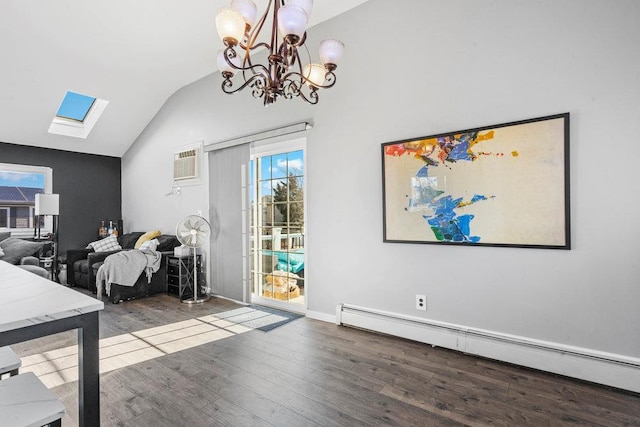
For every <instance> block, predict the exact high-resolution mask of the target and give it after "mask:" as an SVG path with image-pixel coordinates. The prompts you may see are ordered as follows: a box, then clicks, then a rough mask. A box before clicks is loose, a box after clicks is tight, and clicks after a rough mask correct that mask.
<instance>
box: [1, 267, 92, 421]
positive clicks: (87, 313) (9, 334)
mask: <svg viewBox="0 0 640 427" xmlns="http://www.w3.org/2000/svg"><path fill="white" fill-rule="evenodd" d="M103 308H104V304H103V303H102V301H98V300H97V299H95V298H92V297H90V296H87V295H84V294H81V293H79V292H76V291H74V290H73V289H70V288H66V287H64V286H62V285H59V284H57V283H55V282H51V281H49V280H47V279H44V278H42V277H39V276H37V275H35V274H33V273H29V272H28V271H26V270H23V269H21V268H19V267H16V266H14V265H11V264H8V263H6V262H4V261H0V347H2V346H5V345H11V344H15V343H17V342H21V341H27V340H32V339H34V338H40V337H43V336H46V335H52V334H56V333H59V332H64V331H68V330H72V329H77V330H78V370H79V372H78V378H79V380H78V393H79V396H78V406H79V408H78V409H79V413H80V416H79V420H80V426H86V427H98V426H99V425H100V372H99V332H100V331H99V327H98V314H99V311H100V310H102V309H103Z"/></svg>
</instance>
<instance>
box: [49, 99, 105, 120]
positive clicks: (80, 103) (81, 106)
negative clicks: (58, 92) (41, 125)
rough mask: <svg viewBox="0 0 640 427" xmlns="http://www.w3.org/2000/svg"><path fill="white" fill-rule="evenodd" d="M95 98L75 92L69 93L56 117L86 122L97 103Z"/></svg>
mask: <svg viewBox="0 0 640 427" xmlns="http://www.w3.org/2000/svg"><path fill="white" fill-rule="evenodd" d="M95 100H96V99H95V98H93V97H91V96H87V95H81V94H79V93H75V92H67V94H66V95H65V96H64V99H63V100H62V104H60V108H58V112H57V113H56V116H58V117H61V118H63V119H71V120H77V121H79V122H84V119H85V117H87V113H89V110H90V109H91V106H92V105H93V103H94V102H95Z"/></svg>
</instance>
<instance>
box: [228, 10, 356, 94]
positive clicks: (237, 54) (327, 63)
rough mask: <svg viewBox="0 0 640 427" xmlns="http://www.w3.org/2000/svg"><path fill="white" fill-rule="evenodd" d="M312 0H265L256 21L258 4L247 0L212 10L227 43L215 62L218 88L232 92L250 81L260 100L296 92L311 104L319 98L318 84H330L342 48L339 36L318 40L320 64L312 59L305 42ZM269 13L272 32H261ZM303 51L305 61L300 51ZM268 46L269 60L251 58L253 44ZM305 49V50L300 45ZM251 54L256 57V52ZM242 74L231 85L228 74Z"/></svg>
mask: <svg viewBox="0 0 640 427" xmlns="http://www.w3.org/2000/svg"><path fill="white" fill-rule="evenodd" d="M312 7H313V0H286V4H285V0H269V4H268V6H267V8H266V10H265V12H264V14H263V15H262V16H261V17H260V19H258V20H257V21H256V17H257V8H256V5H255V3H254V2H253V1H251V0H232V1H231V7H230V8H228V9H222V10H220V11H219V12H218V14H217V15H216V27H217V29H218V34H219V35H220V38H221V39H222V41H223V43H224V45H225V47H224V48H223V49H221V50H220V51H219V52H218V57H217V62H218V68H219V69H220V71H221V73H222V77H223V79H224V80H223V82H222V91H223V92H225V93H228V94H233V93H236V92H239V91H241V90H243V89H244V88H246V87H250V88H251V89H252V90H253V96H254V97H255V98H263V101H264V105H265V106H266V105H270V104H273V103H274V102H276V100H277V99H278V98H279V97H282V98H285V99H292V98H294V97H300V98H302V99H304V100H305V101H307V102H308V103H310V104H317V103H318V89H328V88H330V87H332V86H333V85H334V84H335V82H336V76H335V74H334V71H335V69H336V67H337V64H338V62H339V61H340V59H341V57H342V53H343V51H344V44H343V43H342V42H341V41H339V40H333V39H327V40H323V41H322V42H321V43H320V60H321V61H322V64H317V63H311V60H310V55H309V50H308V49H307V46H305V44H304V43H305V41H306V39H307V33H306V28H307V23H308V20H309V15H310V13H311V8H312ZM270 13H271V15H272V25H271V34H265V36H266V35H268V36H269V38H268V40H265V39H263V38H260V33H261V31H262V30H263V27H265V22H266V21H267V17H268V16H269V14H270ZM302 48H304V50H305V51H306V55H305V57H306V59H307V60H308V61H307V65H304V66H303V64H302V61H301V58H300V51H301V49H302ZM261 49H266V50H267V51H268V56H267V63H265V64H260V63H254V62H255V61H254V60H252V55H254V53H255V52H256V51H257V50H261ZM303 53H304V51H303ZM254 59H255V57H254ZM238 72H240V74H242V80H241V81H240V86H239V87H237V88H234V86H233V81H232V78H233V77H234V76H235V75H236V73H238Z"/></svg>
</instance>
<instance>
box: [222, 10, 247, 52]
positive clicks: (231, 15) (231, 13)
mask: <svg viewBox="0 0 640 427" xmlns="http://www.w3.org/2000/svg"><path fill="white" fill-rule="evenodd" d="M216 28H217V29H218V35H219V36H220V38H221V39H222V41H224V42H225V44H230V45H231V46H235V45H236V44H238V43H239V42H240V41H241V40H242V38H243V37H244V31H245V28H246V24H245V21H244V18H243V17H242V14H241V13H240V12H238V11H237V10H233V9H221V10H220V11H219V12H218V14H217V15H216Z"/></svg>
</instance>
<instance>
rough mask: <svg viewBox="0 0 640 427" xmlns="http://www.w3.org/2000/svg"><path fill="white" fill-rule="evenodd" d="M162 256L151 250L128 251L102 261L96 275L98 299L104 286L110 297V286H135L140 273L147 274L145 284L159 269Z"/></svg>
mask: <svg viewBox="0 0 640 427" xmlns="http://www.w3.org/2000/svg"><path fill="white" fill-rule="evenodd" d="M161 261H162V254H161V253H160V252H156V251H151V250H146V249H145V250H142V251H140V250H137V249H134V250H130V251H121V252H116V253H115V254H113V255H109V256H108V257H107V258H105V260H104V264H102V265H101V266H100V268H99V269H98V273H97V274H96V288H97V294H98V299H100V298H102V287H103V285H105V284H106V286H105V287H106V291H107V295H111V284H113V283H116V284H118V285H121V286H133V285H135V283H136V281H137V280H138V277H140V275H141V274H142V272H146V273H147V283H149V282H151V276H152V275H153V273H155V272H156V271H158V269H160V263H161Z"/></svg>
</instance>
